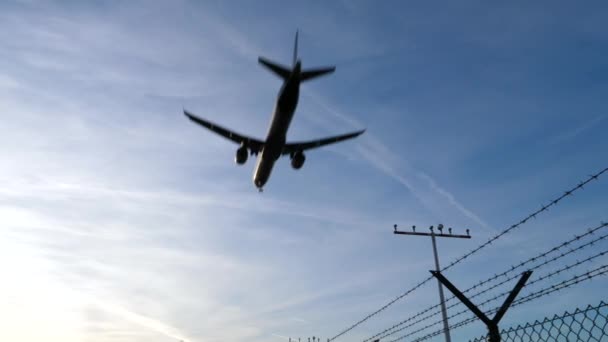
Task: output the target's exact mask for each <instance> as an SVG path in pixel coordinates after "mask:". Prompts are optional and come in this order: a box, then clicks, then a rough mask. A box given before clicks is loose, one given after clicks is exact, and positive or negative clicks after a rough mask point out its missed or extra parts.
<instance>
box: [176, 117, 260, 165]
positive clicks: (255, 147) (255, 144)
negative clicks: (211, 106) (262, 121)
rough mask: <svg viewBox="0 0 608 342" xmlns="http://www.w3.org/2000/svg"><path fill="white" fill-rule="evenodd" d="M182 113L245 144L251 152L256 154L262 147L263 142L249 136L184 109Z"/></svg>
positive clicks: (226, 136) (216, 131)
mask: <svg viewBox="0 0 608 342" xmlns="http://www.w3.org/2000/svg"><path fill="white" fill-rule="evenodd" d="M184 114H185V115H186V116H187V117H188V119H190V120H192V121H194V122H195V123H197V124H199V125H201V126H203V127H205V128H207V129H209V130H210V131H213V132H215V133H217V134H219V135H221V136H223V137H224V138H226V139H230V140H232V141H234V142H235V143H237V144H241V145H245V146H247V148H249V150H251V152H253V153H254V154H257V153H258V152H260V151H261V150H262V148H263V147H264V142H263V141H261V140H258V139H255V138H251V137H248V136H245V135H242V134H239V133H236V132H233V131H230V130H228V129H226V128H224V127H221V126H218V125H216V124H214V123H213V122H211V121H208V120H204V119H201V118H199V117H197V116H196V115H194V114H192V113H190V112H188V111H187V110H184Z"/></svg>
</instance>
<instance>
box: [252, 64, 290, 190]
mask: <svg viewBox="0 0 608 342" xmlns="http://www.w3.org/2000/svg"><path fill="white" fill-rule="evenodd" d="M300 72H301V64H300V62H299V61H298V62H297V63H296V65H295V67H294V68H293V71H292V73H291V76H290V77H289V79H287V80H286V81H285V82H284V83H283V86H282V87H281V90H280V91H279V95H278V97H277V102H276V104H275V107H274V112H273V113H272V119H271V121H270V127H269V128H268V134H267V135H266V142H265V143H264V148H263V149H262V151H261V152H260V153H259V155H258V158H257V163H256V167H255V170H254V173H253V184H255V186H256V187H257V188H258V189H262V187H263V186H264V185H265V184H266V182H268V178H270V174H271V172H272V168H273V166H274V163H275V162H276V161H277V159H279V157H280V156H281V153H282V152H283V147H284V146H285V141H286V139H287V131H288V130H289V125H290V124H291V119H292V118H293V115H294V113H295V111H296V107H297V105H298V98H299V96H300Z"/></svg>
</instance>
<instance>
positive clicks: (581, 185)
mask: <svg viewBox="0 0 608 342" xmlns="http://www.w3.org/2000/svg"><path fill="white" fill-rule="evenodd" d="M606 172H608V167H607V168H605V169H603V170H601V171H599V172H597V173H595V174H592V175H590V176H589V177H588V178H587V179H586V180H584V181H582V182H580V183H579V184H578V185H577V186H575V187H573V188H570V189H569V190H567V191H565V192H564V194H562V195H561V196H559V197H557V198H555V199H553V200H552V201H550V202H549V204H547V205H543V206H542V207H541V208H540V209H538V210H536V211H534V212H533V213H531V214H529V215H528V216H526V217H525V218H524V219H522V220H521V221H519V222H518V223H515V224H513V225H511V226H510V227H509V228H507V229H505V230H503V231H502V232H500V233H499V234H497V235H495V236H494V237H492V238H490V239H488V240H487V241H486V242H484V243H483V244H481V245H479V246H478V247H477V248H475V249H473V250H471V251H470V252H468V253H465V254H464V255H463V256H461V257H459V258H458V259H456V260H455V261H453V262H452V263H450V264H449V265H448V266H446V267H444V268H442V271H445V270H447V269H450V268H452V267H454V266H455V265H457V264H459V263H461V262H462V261H464V260H465V259H467V258H469V257H471V256H472V255H473V254H475V253H477V252H479V251H480V250H482V249H483V248H485V247H487V246H489V245H491V244H492V243H493V242H494V241H496V240H498V239H499V238H501V237H502V236H504V235H506V234H508V233H509V232H511V231H513V230H514V229H516V228H518V227H520V226H522V225H524V224H525V223H526V222H528V221H529V220H530V219H532V218H536V216H537V215H538V214H540V213H543V212H545V211H547V210H549V209H550V208H551V207H553V206H555V205H556V204H557V203H559V202H560V201H562V200H563V199H564V198H566V197H569V196H572V194H574V193H575V192H576V191H578V190H580V189H583V188H584V186H585V185H587V184H588V183H590V182H591V181H593V180H597V179H598V178H599V177H600V176H601V175H603V174H604V173H606ZM431 279H433V277H432V276H430V277H428V278H426V279H424V280H423V281H421V282H420V283H418V284H416V285H415V286H414V287H412V288H411V289H409V290H407V291H405V292H404V293H402V294H400V295H399V296H397V297H396V298H395V299H393V300H391V301H390V302H388V303H387V304H385V305H383V306H382V307H380V309H378V310H376V311H374V312H372V313H371V314H368V315H367V316H365V317H364V318H362V319H361V320H359V321H357V322H356V323H354V324H353V325H351V326H349V327H348V328H346V329H344V330H343V331H341V332H340V333H338V334H337V335H335V336H334V337H331V338H330V339H328V342H331V341H333V340H335V339H337V338H339V337H341V336H343V335H345V334H346V333H348V332H350V331H351V330H353V329H355V328H356V327H358V326H359V325H361V324H363V323H364V322H366V321H368V320H369V319H371V318H372V317H374V316H376V315H378V314H379V313H381V312H382V311H384V310H386V309H387V308H389V307H390V306H391V305H393V304H395V303H396V302H398V301H399V300H401V299H402V298H404V297H406V296H407V295H409V294H410V293H412V292H414V291H416V290H417V289H419V288H420V287H422V286H424V285H425V284H426V283H428V282H429V281H430V280H431Z"/></svg>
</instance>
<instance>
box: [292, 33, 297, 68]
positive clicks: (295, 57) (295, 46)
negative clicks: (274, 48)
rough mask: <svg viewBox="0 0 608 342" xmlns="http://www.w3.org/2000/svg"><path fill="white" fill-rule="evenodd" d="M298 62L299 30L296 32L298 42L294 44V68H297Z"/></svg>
mask: <svg viewBox="0 0 608 342" xmlns="http://www.w3.org/2000/svg"><path fill="white" fill-rule="evenodd" d="M297 62H298V30H296V40H295V43H294V44H293V64H292V67H293V68H295V67H296V63H297Z"/></svg>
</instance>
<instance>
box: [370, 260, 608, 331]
mask: <svg viewBox="0 0 608 342" xmlns="http://www.w3.org/2000/svg"><path fill="white" fill-rule="evenodd" d="M606 254H608V250H605V251H602V252H599V253H597V254H594V255H592V256H590V257H587V258H585V259H583V260H581V261H577V262H575V263H573V264H570V265H567V266H564V267H562V268H560V269H557V270H555V271H553V272H550V273H548V274H546V275H544V276H542V277H539V278H536V279H534V280H533V281H531V282H528V284H526V287H528V286H532V285H534V284H537V283H540V282H541V281H545V280H547V279H549V278H552V277H554V276H557V275H559V274H561V273H564V272H566V271H568V270H570V269H572V268H575V267H578V266H581V265H583V264H586V263H588V262H591V261H592V260H594V259H597V258H599V257H601V256H604V255H606ZM607 267H608V266H607ZM510 292H511V291H510V290H509V291H504V292H501V293H499V294H497V295H495V296H494V297H492V298H489V299H487V300H485V301H483V302H482V303H480V304H479V305H477V307H482V306H485V305H487V304H489V303H491V302H494V301H496V300H498V299H500V298H503V297H504V296H506V295H508V294H509V293H510ZM455 305H457V304H453V305H452V306H450V307H449V308H451V307H453V306H455ZM467 312H469V310H468V309H464V310H461V311H459V312H457V313H455V314H453V315H451V316H449V317H448V319H452V318H455V317H457V316H460V315H463V314H465V313H467ZM428 318H430V317H425V318H423V319H420V320H418V323H420V322H422V321H424V320H426V319H428ZM442 322H443V321H442V320H438V321H435V322H433V323H429V324H427V325H425V326H424V327H422V328H419V329H417V330H415V331H412V332H410V333H408V334H406V335H404V336H402V337H401V338H405V337H408V336H411V335H414V334H416V333H418V332H420V331H422V330H426V329H428V328H430V327H432V326H434V325H437V324H440V323H442ZM412 325H413V324H411V325H409V326H406V327H402V328H400V329H398V330H395V331H393V332H391V333H390V334H386V335H384V336H382V337H381V338H385V337H388V336H391V335H394V334H396V333H398V332H401V331H403V330H405V329H407V328H408V327H411V326H412ZM397 340H398V339H397Z"/></svg>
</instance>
